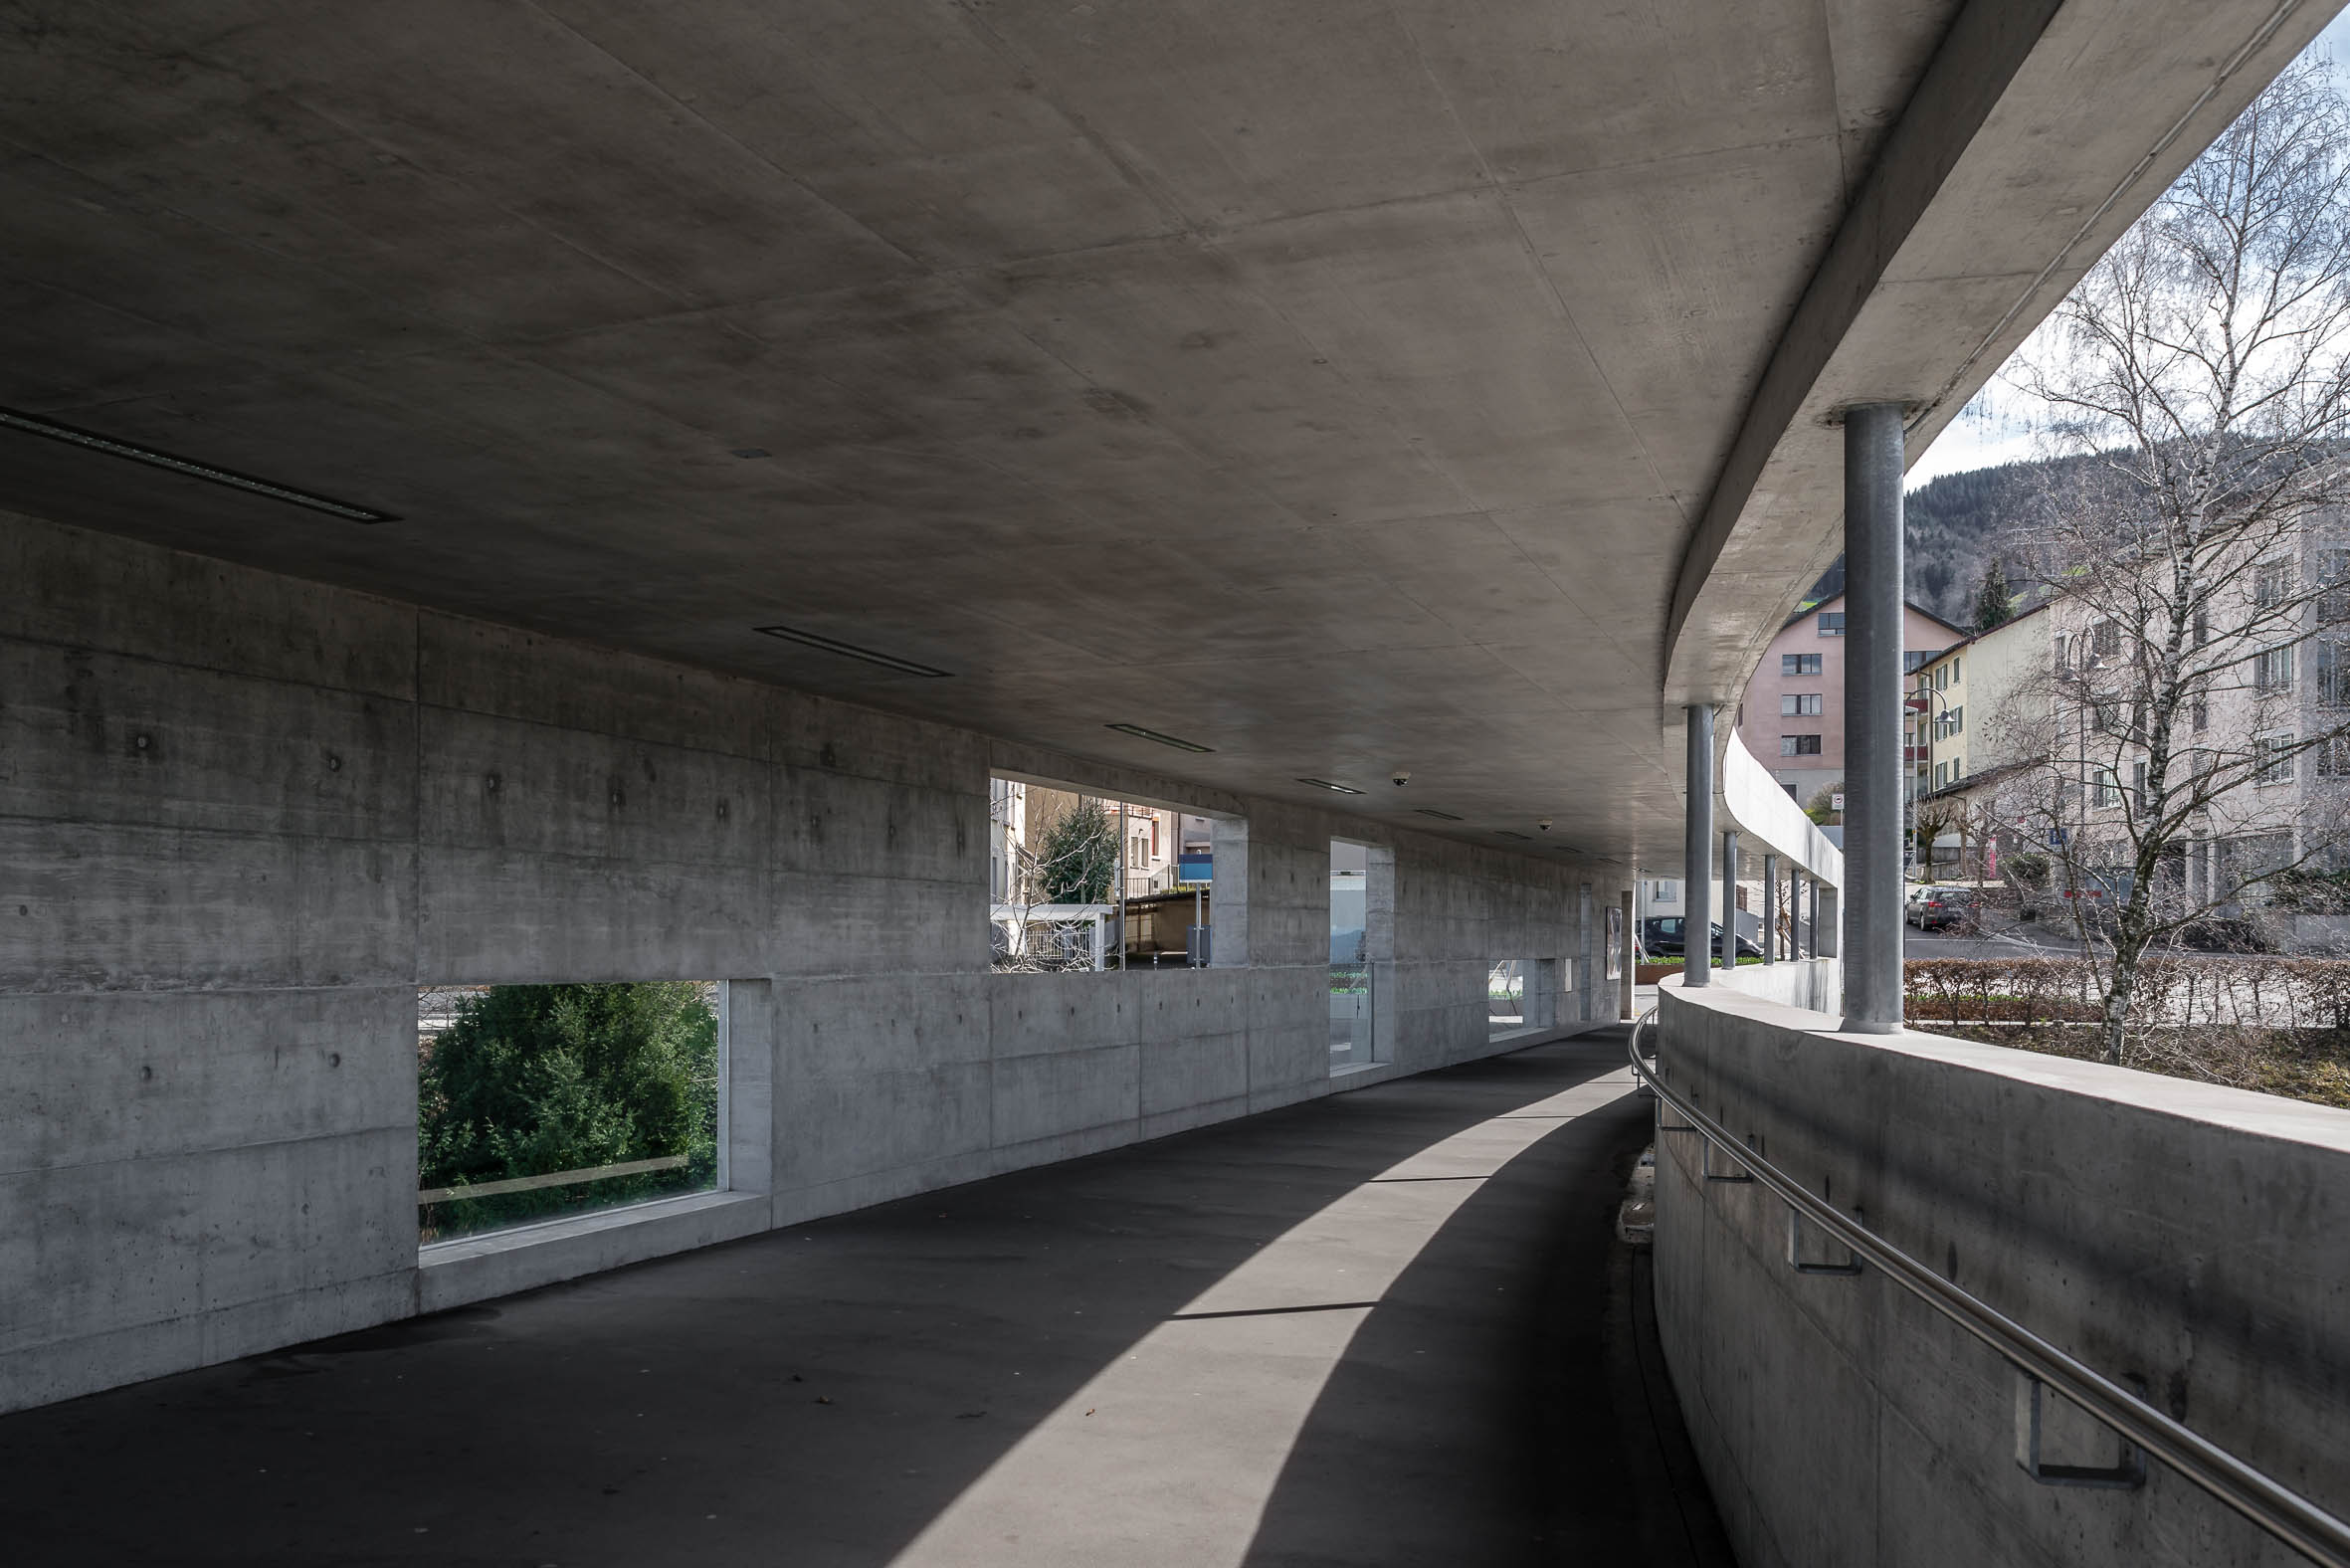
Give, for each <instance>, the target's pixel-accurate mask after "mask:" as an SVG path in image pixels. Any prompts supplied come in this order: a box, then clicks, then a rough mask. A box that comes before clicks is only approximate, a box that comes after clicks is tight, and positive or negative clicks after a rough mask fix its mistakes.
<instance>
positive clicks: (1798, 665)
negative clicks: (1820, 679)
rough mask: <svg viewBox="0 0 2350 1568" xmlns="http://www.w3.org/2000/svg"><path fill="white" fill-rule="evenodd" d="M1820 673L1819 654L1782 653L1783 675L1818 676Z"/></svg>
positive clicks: (1780, 664)
mask: <svg viewBox="0 0 2350 1568" xmlns="http://www.w3.org/2000/svg"><path fill="white" fill-rule="evenodd" d="M1819 673H1820V656H1819V655H1818V654H1781V655H1780V656H1779V674H1781V675H1783V676H1816V675H1818V674H1819Z"/></svg>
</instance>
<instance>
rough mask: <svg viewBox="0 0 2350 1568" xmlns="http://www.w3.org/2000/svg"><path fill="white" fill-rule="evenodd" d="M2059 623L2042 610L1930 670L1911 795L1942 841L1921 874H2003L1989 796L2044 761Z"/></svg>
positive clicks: (1958, 646)
mask: <svg viewBox="0 0 2350 1568" xmlns="http://www.w3.org/2000/svg"><path fill="white" fill-rule="evenodd" d="M2055 625H2056V617H2055V616H2053V615H2052V614H2051V613H2050V609H2049V607H2048V606H2047V605H2041V606H2038V607H2036V608H2034V609H2031V610H2028V611H2026V612H2024V613H2023V614H2022V615H2019V616H2016V617H2015V618H2014V619H2012V620H2009V621H2006V622H2003V623H2002V624H2000V625H1998V626H1995V627H1993V628H1992V629H1991V630H1990V631H1988V632H1978V633H1976V634H1975V635H1974V636H1972V637H1968V638H1964V639H1962V640H1960V641H1959V642H1957V643H1954V644H1952V645H1951V646H1950V647H1948V648H1946V649H1944V650H1943V651H1942V652H1941V653H1939V654H1936V655H1934V656H1933V657H1932V658H1930V659H1927V660H1926V661H1924V662H1923V663H1922V664H1920V665H1919V666H1918V667H1917V669H1916V671H1915V672H1914V676H1915V684H1914V685H1913V686H1911V687H1910V696H1909V699H1908V705H1907V708H1906V710H1905V712H1904V713H1903V715H1902V740H1903V745H1904V746H1905V748H1906V749H1905V750H1904V751H1903V756H1904V757H1905V758H1906V759H1907V761H1908V765H1909V770H1910V794H1911V798H1912V800H1913V801H1914V802H1917V803H1919V808H1920V809H1917V810H1916V812H1915V815H1916V816H1917V818H1918V820H1919V821H1920V822H1921V823H1923V824H1924V831H1925V836H1926V837H1927V838H1928V839H1931V840H1935V841H1938V845H1937V849H1936V852H1935V853H1934V854H1932V855H1930V856H1929V855H1928V854H1927V853H1926V851H1925V850H1924V849H1923V848H1922V847H1921V848H1920V849H1919V851H1918V853H1917V855H1916V857H1915V863H1916V864H1917V865H1918V866H1919V867H1921V868H1922V867H1931V866H1933V865H1934V863H1935V862H1937V861H1939V862H1948V863H1951V864H1952V865H1953V866H1954V868H1955V869H1956V870H1958V871H1959V872H1960V873H1961V874H1962V875H1967V876H1979V877H1995V876H1997V875H1998V867H1999V858H1998V857H1999V851H1998V847H1997V844H1998V841H1997V838H1996V836H1995V835H1994V834H1992V833H1991V832H1990V830H1989V828H1988V827H1987V824H1988V822H1989V818H1990V815H1991V814H1990V813H1989V812H1987V810H1986V808H1987V807H1988V806H1989V805H1990V795H1989V793H1988V792H1989V791H1993V790H1995V789H1996V788H1997V786H1998V783H1999V781H2000V780H2001V779H2002V778H2004V777H2006V776H2007V775H2008V773H2009V772H2010V771H2011V770H2012V769H2014V768H2015V767H2016V766H2018V765H2020V764H2022V763H2024V762H2027V761H2030V760H2033V759H2034V757H2035V756H2036V755H2037V754H2038V749H2039V739H2038V735H2037V731H2038V730H2039V728H2040V727H2041V726H2040V725H2039V724H2038V723H2036V722H2035V720H2034V717H2033V715H2034V713H2035V712H2036V711H2038V708H2037V706H2036V704H2041V703H2045V701H2046V699H2047V694H2048V683H2047V679H2046V678H2047V676H2048V673H2049V670H2050V667H2051V662H2052V658H2053V647H2054V639H2055V632H2054V630H2053V628H2054V627H2055Z"/></svg>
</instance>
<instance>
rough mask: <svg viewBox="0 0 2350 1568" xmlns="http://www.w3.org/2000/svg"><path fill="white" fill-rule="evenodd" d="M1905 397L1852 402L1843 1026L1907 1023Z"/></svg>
mask: <svg viewBox="0 0 2350 1568" xmlns="http://www.w3.org/2000/svg"><path fill="white" fill-rule="evenodd" d="M1901 445H1902V436H1901V405H1900V404H1898V403H1868V404H1863V405H1861V406H1860V407H1858V408H1849V409H1847V410H1845V884H1844V888H1843V895H1842V897H1841V898H1839V900H1838V902H1840V903H1841V904H1842V905H1843V911H1844V940H1843V942H1842V943H1841V944H1839V945H1840V946H1841V947H1842V949H1843V951H1842V954H1841V956H1842V958H1843V959H1844V1026H1843V1027H1844V1028H1845V1029H1846V1030H1847V1031H1848V1032H1853V1033H1859V1034H1871V1035H1876V1034H1891V1033H1893V1032H1894V1031H1895V1030H1898V1029H1899V1028H1900V1027H1901V775H1902V771H1903V769H1902V766H1901V468H1902V463H1901Z"/></svg>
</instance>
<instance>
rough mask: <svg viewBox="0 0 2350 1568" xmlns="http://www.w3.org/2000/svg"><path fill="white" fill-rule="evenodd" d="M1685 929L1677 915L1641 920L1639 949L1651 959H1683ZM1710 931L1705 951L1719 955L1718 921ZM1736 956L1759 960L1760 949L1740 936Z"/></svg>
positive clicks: (1719, 926) (1684, 922)
mask: <svg viewBox="0 0 2350 1568" xmlns="http://www.w3.org/2000/svg"><path fill="white" fill-rule="evenodd" d="M1687 927H1688V922H1687V921H1686V920H1684V919H1682V918H1681V917H1680V916H1679V915H1677V914H1665V915H1659V916H1658V917H1657V918H1655V919H1653V920H1643V921H1642V922H1641V932H1640V941H1641V949H1642V950H1643V951H1644V952H1646V953H1647V954H1648V955H1649V956H1650V957H1652V958H1680V957H1684V956H1686V954H1685V953H1684V952H1683V951H1682V947H1683V932H1684V931H1685V930H1686V929H1687ZM1712 930H1713V936H1712V939H1711V940H1710V941H1709V942H1708V943H1707V944H1706V948H1705V950H1706V951H1707V952H1708V953H1719V952H1720V951H1721V924H1720V922H1719V921H1716V922H1715V923H1714V925H1713V927H1712ZM1738 956H1739V957H1740V958H1760V957H1761V956H1762V949H1761V948H1760V947H1757V946H1756V945H1755V944H1754V943H1753V942H1752V941H1750V940H1748V939H1747V938H1746V937H1744V936H1741V937H1739V938H1738Z"/></svg>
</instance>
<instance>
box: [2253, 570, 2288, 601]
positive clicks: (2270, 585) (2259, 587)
mask: <svg viewBox="0 0 2350 1568" xmlns="http://www.w3.org/2000/svg"><path fill="white" fill-rule="evenodd" d="M2284 572H2285V566H2284V562H2282V561H2265V562H2262V563H2261V565H2260V568H2259V570H2258V571H2257V572H2255V573H2254V574H2253V576H2252V603H2253V604H2255V605H2257V606H2259V608H2261V609H2263V610H2273V609H2275V608H2276V607H2277V606H2278V605H2280V604H2282V603H2284Z"/></svg>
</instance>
